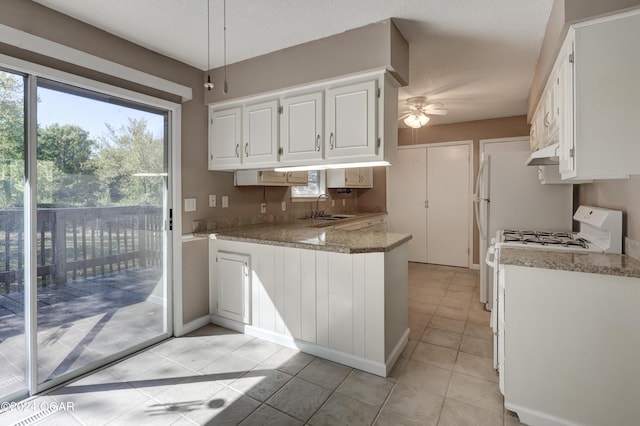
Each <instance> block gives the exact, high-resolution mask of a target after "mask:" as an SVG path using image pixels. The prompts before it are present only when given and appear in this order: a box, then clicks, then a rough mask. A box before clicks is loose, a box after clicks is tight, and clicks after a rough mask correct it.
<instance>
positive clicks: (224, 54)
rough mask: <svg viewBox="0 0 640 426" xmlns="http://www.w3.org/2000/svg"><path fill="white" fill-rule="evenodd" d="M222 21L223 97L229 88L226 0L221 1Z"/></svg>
mask: <svg viewBox="0 0 640 426" xmlns="http://www.w3.org/2000/svg"><path fill="white" fill-rule="evenodd" d="M222 19H223V32H224V37H223V41H224V52H223V56H224V84H223V87H222V93H224V94H225V95H226V94H227V92H229V86H228V85H227V0H223V1H222Z"/></svg>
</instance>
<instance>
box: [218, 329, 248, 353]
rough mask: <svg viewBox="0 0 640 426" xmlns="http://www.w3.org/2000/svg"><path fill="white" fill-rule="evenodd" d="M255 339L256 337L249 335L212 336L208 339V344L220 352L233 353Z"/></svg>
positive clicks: (228, 334)
mask: <svg viewBox="0 0 640 426" xmlns="http://www.w3.org/2000/svg"><path fill="white" fill-rule="evenodd" d="M254 339H255V337H252V336H249V335H248V334H240V333H235V332H233V333H227V334H216V335H213V336H210V337H209V338H207V340H206V342H207V344H208V345H211V346H212V347H214V348H216V349H218V350H222V351H228V352H233V351H235V350H236V349H238V348H239V347H241V346H244V345H246V344H247V343H249V342H251V341H252V340H254Z"/></svg>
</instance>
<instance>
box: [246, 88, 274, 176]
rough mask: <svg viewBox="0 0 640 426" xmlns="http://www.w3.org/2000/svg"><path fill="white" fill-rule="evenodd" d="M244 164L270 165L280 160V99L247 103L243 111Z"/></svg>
mask: <svg viewBox="0 0 640 426" xmlns="http://www.w3.org/2000/svg"><path fill="white" fill-rule="evenodd" d="M242 133H243V135H242V136H243V142H244V148H243V160H242V162H243V163H244V164H250V165H256V166H259V165H261V164H264V165H268V164H272V163H274V162H277V161H278V101H277V100H271V101H267V102H261V103H258V104H253V105H247V106H245V107H244V108H243V111H242Z"/></svg>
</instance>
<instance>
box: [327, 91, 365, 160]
mask: <svg viewBox="0 0 640 426" xmlns="http://www.w3.org/2000/svg"><path fill="white" fill-rule="evenodd" d="M376 88H377V87H376V80H371V81H366V82H363V83H356V84H351V85H348V86H342V87H337V88H332V89H329V90H327V105H326V131H325V134H326V137H327V140H328V143H329V146H328V150H327V154H326V158H328V159H332V158H349V157H353V158H354V159H358V161H362V159H363V158H367V157H375V156H376V154H377V148H378V147H377V132H376V124H377V121H376V105H377V92H376Z"/></svg>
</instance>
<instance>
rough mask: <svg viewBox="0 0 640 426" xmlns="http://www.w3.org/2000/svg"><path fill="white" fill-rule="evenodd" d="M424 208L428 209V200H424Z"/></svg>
mask: <svg viewBox="0 0 640 426" xmlns="http://www.w3.org/2000/svg"><path fill="white" fill-rule="evenodd" d="M424 208H425V209H428V208H429V200H425V202H424Z"/></svg>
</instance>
